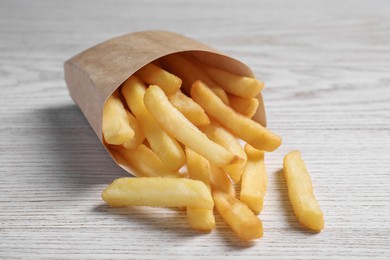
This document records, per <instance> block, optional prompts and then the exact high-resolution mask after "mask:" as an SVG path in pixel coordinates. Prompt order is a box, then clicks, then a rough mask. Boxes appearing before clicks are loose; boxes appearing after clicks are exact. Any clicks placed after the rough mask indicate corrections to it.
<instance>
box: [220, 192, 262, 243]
mask: <svg viewBox="0 0 390 260" xmlns="http://www.w3.org/2000/svg"><path fill="white" fill-rule="evenodd" d="M213 199H214V203H215V208H216V209H217V211H218V213H219V214H220V215H221V217H222V219H223V220H224V221H225V222H226V224H228V225H229V226H230V228H231V229H232V230H233V231H234V232H235V233H236V234H237V235H238V237H240V238H241V239H242V240H252V239H256V238H260V237H262V236H263V224H262V222H261V220H260V219H259V218H258V217H257V216H256V215H255V214H253V212H252V211H251V210H250V209H249V208H248V206H247V205H245V204H244V203H242V202H241V201H239V200H238V199H236V198H234V197H231V196H229V195H228V194H225V193H223V192H213Z"/></svg>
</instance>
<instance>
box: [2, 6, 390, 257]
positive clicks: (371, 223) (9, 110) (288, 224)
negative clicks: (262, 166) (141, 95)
mask: <svg viewBox="0 0 390 260" xmlns="http://www.w3.org/2000/svg"><path fill="white" fill-rule="evenodd" d="M146 29H165V30H172V31H175V32H178V33H183V34H185V35H187V36H189V37H193V38H195V39H198V40H200V41H202V42H204V43H207V44H209V45H211V46H213V47H215V48H217V49H219V50H221V51H224V52H226V53H228V54H230V55H232V56H233V57H235V58H238V59H240V60H242V61H243V62H245V63H246V64H248V65H249V66H250V67H251V68H252V69H253V70H254V72H255V74H256V75H257V77H258V78H260V79H262V80H263V81H265V82H266V85H267V87H266V89H265V90H264V100H265V104H266V108H267V116H268V122H269V127H270V128H271V129H272V130H274V131H275V132H277V133H278V134H280V135H281V136H283V138H284V143H283V145H282V146H281V148H280V149H279V150H278V151H277V152H275V153H272V154H267V155H266V166H267V170H268V175H269V185H268V187H269V188H268V191H267V195H266V199H265V205H264V211H263V212H262V213H261V215H260V218H261V219H262V221H263V224H264V228H265V235H264V237H263V238H262V239H261V240H258V241H256V242H254V243H249V244H248V243H243V242H240V241H239V240H238V239H237V238H236V237H235V236H234V234H233V233H232V232H231V231H230V230H229V229H228V227H227V226H226V225H225V224H224V223H223V222H222V220H221V219H220V218H219V217H218V216H217V226H218V229H217V230H215V231H214V232H212V233H211V234H199V233H197V232H195V231H193V230H191V228H190V227H189V225H188V223H187V220H186V216H185V214H184V213H183V212H180V211H175V210H169V209H160V208H130V209H111V208H109V207H107V206H105V205H104V204H103V202H102V200H101V199H100V193H101V191H102V190H103V188H104V187H105V186H106V185H107V184H108V183H110V182H111V181H112V180H113V179H114V178H117V177H120V176H125V175H126V173H125V172H124V171H123V170H121V169H120V168H119V167H117V166H115V165H114V163H113V162H112V160H111V159H110V158H109V156H108V155H107V154H106V152H105V150H104V149H103V148H102V145H101V144H100V143H99V140H98V138H97V137H96V136H95V134H94V133H93V131H92V129H91V128H90V126H89V125H88V123H87V122H86V120H85V119H84V117H83V115H82V114H81V112H80V111H79V109H78V108H77V107H76V106H75V105H74V104H73V102H72V100H71V99H70V97H69V95H68V92H67V89H66V86H65V82H64V79H63V62H64V61H65V60H66V59H68V58H70V57H71V56H73V55H74V54H76V53H78V52H80V51H82V50H84V49H86V48H88V47H90V46H92V45H94V44H97V43H99V42H101V41H103V40H106V39H108V38H111V37H113V36H117V35H121V34H124V33H128V32H131V31H139V30H146ZM0 39H1V40H0V91H1V92H0V93H1V94H0V122H1V123H0V241H1V242H0V258H2V259H42V258H51V259H62V258H67V259H101V258H104V259H105V258H115V259H116V258H118V259H121V258H126V259H129V258H130V259H156V258H160V259H182V258H186V257H188V258H196V259H210V258H211V257H212V258H213V259H228V258H231V259H237V257H242V258H243V259H250V258H253V259H255V258H256V259H258V258H266V259H286V258H288V259H336V258H340V259H344V258H351V259H368V258H370V259H389V258H390V235H389V234H390V218H389V215H390V188H389V187H390V172H389V167H388V162H389V160H390V3H389V2H388V1H385V0H382V1H379V0H374V1H352V0H349V1H309V0H304V1H294V2H293V1H280V0H277V1H254V0H253V1H245V2H243V1H240V2H239V1H231V2H228V3H227V2H225V1H221V0H219V1H192V2H191V3H190V4H189V3H185V2H182V1H178V0H171V1H164V2H162V1H161V2H160V1H142V2H141V1H119V0H115V1H110V2H108V1H91V0H88V1H58V0H55V1H42V0H38V1H20V0H16V1H15V0H12V1H11V0H5V1H1V2H0ZM293 149H300V150H301V152H302V156H303V158H304V160H305V161H306V164H307V167H308V169H309V171H310V172H311V176H312V180H313V184H314V188H315V194H316V196H317V198H318V200H319V202H320V205H321V207H322V210H323V211H324V215H325V230H324V231H323V232H322V233H320V234H312V233H309V232H306V231H303V230H302V229H301V228H300V227H299V225H298V224H297V221H296V220H295V218H294V216H293V213H292V211H291V206H290V205H289V202H288V196H287V191H286V185H285V181H284V179H283V177H282V174H281V172H280V169H281V165H282V158H283V155H284V154H286V153H287V152H288V151H290V150H293Z"/></svg>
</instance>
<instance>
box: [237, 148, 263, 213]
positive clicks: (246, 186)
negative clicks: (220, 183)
mask: <svg viewBox="0 0 390 260" xmlns="http://www.w3.org/2000/svg"><path fill="white" fill-rule="evenodd" d="M245 152H246V154H247V156H248V161H247V163H246V166H245V169H244V172H243V174H242V177H241V191H240V200H241V201H242V202H244V203H245V204H246V205H247V206H248V207H249V208H250V209H251V210H252V211H253V212H254V213H255V214H259V213H260V212H261V211H262V210H263V204H264V195H265V191H266V189H267V180H268V178H267V172H266V170H265V166H264V152H263V151H260V150H257V149H255V148H253V147H252V146H251V145H249V144H246V145H245Z"/></svg>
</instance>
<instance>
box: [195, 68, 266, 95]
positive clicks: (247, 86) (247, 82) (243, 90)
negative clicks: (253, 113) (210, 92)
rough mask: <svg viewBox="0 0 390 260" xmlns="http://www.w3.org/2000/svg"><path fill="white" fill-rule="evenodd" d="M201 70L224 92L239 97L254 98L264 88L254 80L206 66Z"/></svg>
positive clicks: (261, 83) (262, 84) (259, 82)
mask: <svg viewBox="0 0 390 260" xmlns="http://www.w3.org/2000/svg"><path fill="white" fill-rule="evenodd" d="M202 70H203V71H205V72H206V74H207V75H208V76H209V77H210V78H211V79H212V80H213V81H214V82H216V83H217V84H218V85H219V86H220V87H221V88H223V89H224V90H225V91H226V92H228V93H230V94H234V95H236V96H239V97H243V98H254V97H256V96H257V95H258V94H259V93H260V91H261V90H262V89H263V88H264V83H263V82H261V81H259V80H257V79H255V78H249V77H243V76H238V75H235V74H232V73H230V72H227V71H224V70H221V69H218V68H215V67H212V66H209V65H206V64H203V66H202ZM206 84H207V82H206Z"/></svg>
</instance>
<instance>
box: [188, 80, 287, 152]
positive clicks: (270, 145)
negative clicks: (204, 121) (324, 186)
mask: <svg viewBox="0 0 390 260" xmlns="http://www.w3.org/2000/svg"><path fill="white" fill-rule="evenodd" d="M191 96H192V98H193V99H194V101H195V102H197V103H198V104H199V105H200V106H201V107H203V109H204V110H205V111H206V113H207V114H208V115H210V116H212V117H213V118H214V119H215V120H217V121H218V122H219V123H220V124H221V125H222V126H224V127H225V128H226V129H228V130H229V131H230V132H232V133H233V134H234V135H236V136H238V137H240V138H241V139H243V140H244V141H246V142H247V143H249V144H250V145H252V146H253V147H255V148H257V149H260V150H264V151H267V152H272V151H274V150H275V149H276V148H278V147H279V146H280V144H281V143H282V139H281V138H280V137H279V136H277V135H276V134H274V133H272V132H271V131H269V130H268V129H266V128H265V127H263V126H261V125H260V124H258V123H256V122H255V121H253V120H251V119H250V118H247V117H245V116H243V115H240V114H238V113H237V112H235V111H234V110H233V109H232V108H231V107H228V106H226V105H225V104H224V103H223V102H222V101H221V100H220V99H219V98H218V97H217V96H216V95H215V94H214V93H213V92H212V91H211V90H210V89H209V88H208V87H207V86H206V85H205V84H204V83H203V82H202V81H196V82H195V83H194V85H193V86H192V90H191Z"/></svg>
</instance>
